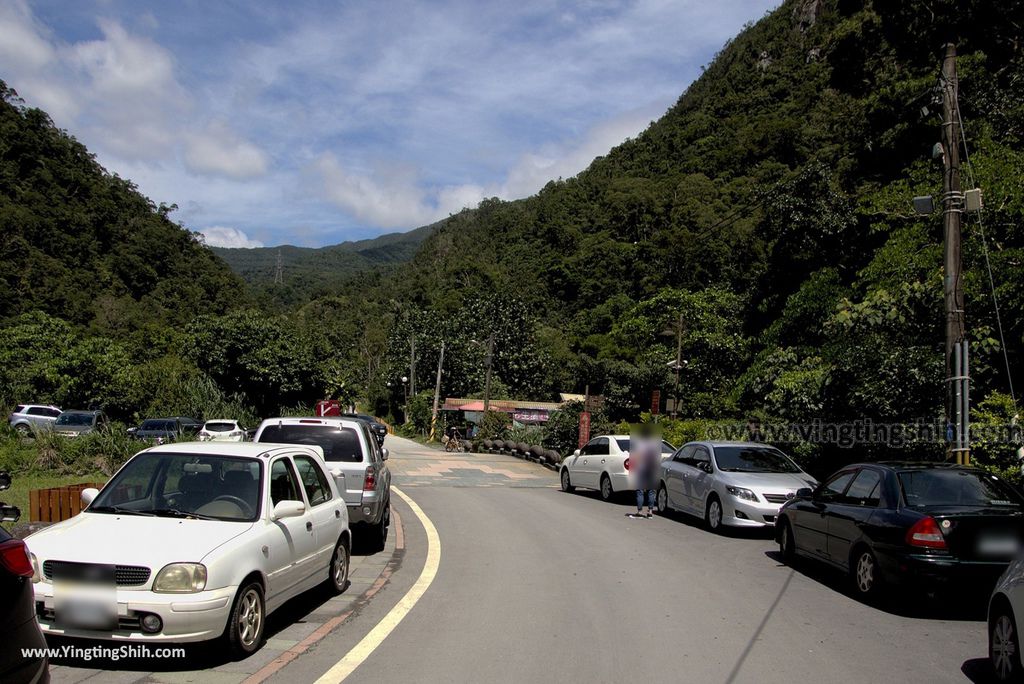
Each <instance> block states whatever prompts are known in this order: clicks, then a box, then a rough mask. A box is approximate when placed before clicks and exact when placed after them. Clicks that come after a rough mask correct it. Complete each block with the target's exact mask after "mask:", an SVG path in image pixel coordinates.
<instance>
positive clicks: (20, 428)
mask: <svg viewBox="0 0 1024 684" xmlns="http://www.w3.org/2000/svg"><path fill="white" fill-rule="evenodd" d="M14 431H15V432H17V433H18V436H19V437H29V436H31V434H32V428H30V427H29V426H28V425H25V424H24V423H18V424H17V425H15V426H14Z"/></svg>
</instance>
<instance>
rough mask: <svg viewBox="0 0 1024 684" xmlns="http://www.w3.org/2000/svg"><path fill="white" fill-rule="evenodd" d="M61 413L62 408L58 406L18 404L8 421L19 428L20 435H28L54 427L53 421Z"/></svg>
mask: <svg viewBox="0 0 1024 684" xmlns="http://www.w3.org/2000/svg"><path fill="white" fill-rule="evenodd" d="M60 414H61V410H60V409H59V408H57V407H56V406H46V405H44V404H18V405H17V406H16V407H14V411H12V412H11V415H9V416H8V417H7V423H8V424H9V425H10V426H11V427H12V428H14V429H15V430H17V431H18V434H19V435H21V436H22V437H28V436H29V435H30V434H34V433H36V432H39V430H49V429H50V428H52V427H53V421H55V420H57V416H59V415H60Z"/></svg>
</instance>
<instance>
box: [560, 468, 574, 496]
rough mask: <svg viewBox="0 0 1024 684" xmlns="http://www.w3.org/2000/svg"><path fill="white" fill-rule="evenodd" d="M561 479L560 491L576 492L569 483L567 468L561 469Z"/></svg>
mask: <svg viewBox="0 0 1024 684" xmlns="http://www.w3.org/2000/svg"><path fill="white" fill-rule="evenodd" d="M561 479H562V491H563V492H573V491H575V490H576V488H575V487H573V486H572V482H570V481H569V469H568V468H562V478H561Z"/></svg>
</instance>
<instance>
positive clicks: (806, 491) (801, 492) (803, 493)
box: [796, 487, 814, 499]
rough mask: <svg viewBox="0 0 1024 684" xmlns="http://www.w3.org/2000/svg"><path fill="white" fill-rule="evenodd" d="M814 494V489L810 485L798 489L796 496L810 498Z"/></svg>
mask: <svg viewBox="0 0 1024 684" xmlns="http://www.w3.org/2000/svg"><path fill="white" fill-rule="evenodd" d="M812 496H814V490H813V489H811V488H810V487H801V488H800V489H798V490H796V498H798V499H810V498H811V497H812Z"/></svg>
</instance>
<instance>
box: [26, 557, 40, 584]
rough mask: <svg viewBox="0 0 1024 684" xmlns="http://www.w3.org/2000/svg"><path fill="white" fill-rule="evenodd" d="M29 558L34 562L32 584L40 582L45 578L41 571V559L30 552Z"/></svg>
mask: <svg viewBox="0 0 1024 684" xmlns="http://www.w3.org/2000/svg"><path fill="white" fill-rule="evenodd" d="M28 559H29V560H30V561H31V562H32V584H38V583H39V582H41V581H42V579H43V576H42V573H40V572H39V561H38V560H37V559H36V554H34V553H29V554H28Z"/></svg>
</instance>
